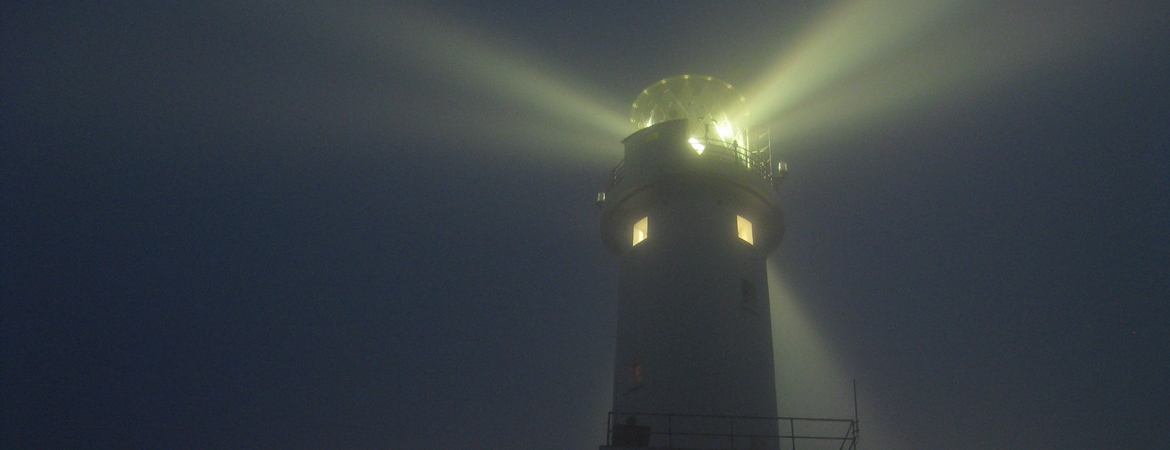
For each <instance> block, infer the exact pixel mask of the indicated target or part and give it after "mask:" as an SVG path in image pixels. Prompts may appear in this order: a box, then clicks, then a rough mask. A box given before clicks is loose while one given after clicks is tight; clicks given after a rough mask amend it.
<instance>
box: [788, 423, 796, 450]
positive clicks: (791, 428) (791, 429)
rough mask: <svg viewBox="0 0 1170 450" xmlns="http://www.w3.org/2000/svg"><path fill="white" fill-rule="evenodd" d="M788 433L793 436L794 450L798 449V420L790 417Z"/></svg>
mask: <svg viewBox="0 0 1170 450" xmlns="http://www.w3.org/2000/svg"><path fill="white" fill-rule="evenodd" d="M788 435H789V436H791V438H792V450H796V422H795V421H794V420H793V419H788Z"/></svg>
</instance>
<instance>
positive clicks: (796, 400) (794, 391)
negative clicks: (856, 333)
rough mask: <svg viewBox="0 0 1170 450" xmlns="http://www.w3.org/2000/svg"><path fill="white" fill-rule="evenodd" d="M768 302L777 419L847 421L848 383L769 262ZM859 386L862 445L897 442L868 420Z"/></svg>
mask: <svg viewBox="0 0 1170 450" xmlns="http://www.w3.org/2000/svg"><path fill="white" fill-rule="evenodd" d="M768 296H769V306H770V307H771V309H772V347H773V353H774V357H775V367H776V411H777V413H778V414H779V415H780V416H782V417H819V418H834V419H846V418H852V417H853V381H852V377H851V376H849V374H847V373H846V372H845V369H844V368H843V366H842V364H841V361H840V360H839V357H838V356H837V355H835V354H834V353H833V351H832V350H831V348H830V346H829V343H828V342H826V341H825V340H824V338H822V336H823V333H822V332H821V330H819V329H818V325H817V323H815V322H814V321H813V318H812V317H810V316H809V315H808V313H806V312H805V308H804V306H803V305H802V300H803V301H808V299H801V298H800V296H799V295H798V294H797V293H796V292H793V291H791V290H790V289H789V288H788V285H787V283H785V282H784V276H783V275H782V274H781V272H780V269H779V268H778V267H777V266H776V263H775V262H774V261H773V260H772V259H771V258H769V259H768ZM865 381H866V380H859V383H860V386H861V387H860V388H859V389H860V391H861V392H860V395H859V398H860V399H859V409H860V414H861V417H860V420H861V421H862V422H863V423H864V425H863V428H862V429H863V430H865V434H863V435H862V439H865V438H866V437H867V436H868V437H871V438H872V437H875V436H876V437H877V440H878V441H880V442H887V443H889V442H898V437H897V436H896V435H890V434H888V432H887V430H888V429H889V427H888V426H887V425H885V424H884V420H883V419H882V418H880V417H873V416H872V414H873V413H878V412H879V411H875V410H874V409H873V408H870V407H869V406H868V405H870V404H874V402H872V401H870V400H868V397H867V394H866V392H865ZM879 403H880V402H879ZM867 414H870V415H867ZM806 431H813V430H806ZM823 444H839V442H833V441H825V442H823ZM812 448H821V447H812ZM833 448H836V447H833Z"/></svg>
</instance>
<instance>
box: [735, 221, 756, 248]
mask: <svg viewBox="0 0 1170 450" xmlns="http://www.w3.org/2000/svg"><path fill="white" fill-rule="evenodd" d="M735 225H736V230H737V231H738V233H739V238H740V239H743V240H744V242H747V243H749V244H752V245H755V242H752V223H751V222H750V221H748V220H747V219H744V218H743V216H735Z"/></svg>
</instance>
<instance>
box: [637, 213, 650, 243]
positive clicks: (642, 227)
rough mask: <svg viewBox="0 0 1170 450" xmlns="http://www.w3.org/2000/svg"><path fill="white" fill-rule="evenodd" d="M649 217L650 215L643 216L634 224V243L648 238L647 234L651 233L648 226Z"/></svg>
mask: <svg viewBox="0 0 1170 450" xmlns="http://www.w3.org/2000/svg"><path fill="white" fill-rule="evenodd" d="M649 219H650V217H643V218H642V220H639V221H638V223H635V224H634V245H638V244H639V243H640V242H642V241H644V240H646V236H647V235H648V234H649V233H648V231H649V230H648V229H647V227H646V225H647V222H648V221H649Z"/></svg>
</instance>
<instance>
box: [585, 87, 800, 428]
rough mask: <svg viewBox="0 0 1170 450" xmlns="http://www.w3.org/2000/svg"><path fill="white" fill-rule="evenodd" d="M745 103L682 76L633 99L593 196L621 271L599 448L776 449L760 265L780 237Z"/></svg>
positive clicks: (775, 171)
mask: <svg viewBox="0 0 1170 450" xmlns="http://www.w3.org/2000/svg"><path fill="white" fill-rule="evenodd" d="M743 103H744V98H743V97H742V96H740V95H739V94H738V93H736V92H735V90H734V89H733V88H732V86H731V85H729V84H727V83H725V82H723V81H721V80H718V79H715V78H712V77H703V76H690V75H684V76H678V77H673V78H668V79H664V80H662V81H659V82H658V83H655V84H653V85H651V86H650V87H648V88H646V89H645V90H644V91H642V93H641V94H640V95H639V96H638V97H637V99H636V101H635V102H634V104H633V109H632V112H631V116H630V121H631V123H632V124H633V126H634V129H635V131H634V132H633V134H631V135H629V136H628V137H627V138H625V140H623V141H622V142H623V144H624V146H625V156H624V159H623V160H622V161H621V163H620V164H618V166H617V167H615V168H614V170H613V173H612V177H611V179H610V181H609V183H608V185H607V186H606V188H605V190H604V191H603V192H601V193H599V194H598V205H599V206H600V208H601V211H602V219H601V237H602V241H603V242H604V245H605V248H606V249H607V251H608V252H609V253H610V254H611V255H612V256H613V258H614V259H615V260H616V263H617V265H618V267H619V273H620V286H619V294H618V295H619V298H618V308H617V339H616V351H615V358H616V359H615V365H614V366H615V368H614V383H613V410H612V412H611V414H610V438H609V442H608V445H607V446H603V448H624V447H668V446H669V447H674V448H774V447H776V445H777V444H776V441H775V440H774V439H767V437H769V436H776V435H777V432H778V430H777V424H776V420H775V417H776V415H777V414H776V387H775V383H776V374H775V369H774V365H773V354H772V328H771V324H772V322H771V317H770V310H769V300H768V278H767V267H766V260H767V258H768V255H769V254H770V253H772V252H773V251H774V250H775V249H776V248H777V246H778V244H779V243H780V239H781V237H782V236H783V234H784V221H783V217H782V213H781V209H780V198H779V196H778V194H777V189H776V188H777V186H778V184H779V180H780V178H781V177H782V176H783V175H784V170H783V166H782V165H778V166H774V165H773V163H772V162H771V157H770V153H771V151H770V148H769V142H768V140H767V136H766V134H759V133H756V134H753V133H752V132H751V131H752V130H749V129H747V128H746V127H745V126H744V123H745V122H746V120H745V119H746V114H747V112H746V111H744V110H743Z"/></svg>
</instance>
